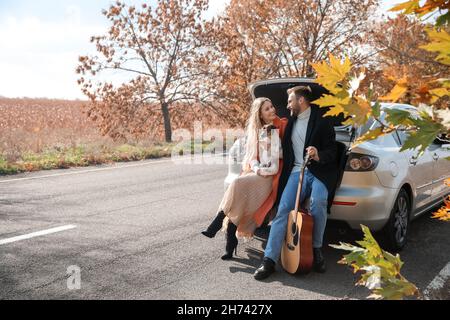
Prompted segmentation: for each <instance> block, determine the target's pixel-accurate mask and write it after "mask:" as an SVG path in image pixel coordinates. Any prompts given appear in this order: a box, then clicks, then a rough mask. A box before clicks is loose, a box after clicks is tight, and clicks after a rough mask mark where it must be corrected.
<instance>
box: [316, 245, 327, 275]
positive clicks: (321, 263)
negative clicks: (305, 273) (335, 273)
mask: <svg viewBox="0 0 450 320" xmlns="http://www.w3.org/2000/svg"><path fill="white" fill-rule="evenodd" d="M313 253H314V264H313V268H314V271H316V272H319V273H324V272H325V271H327V269H326V266H325V258H324V257H323V254H322V250H321V248H314V249H313Z"/></svg>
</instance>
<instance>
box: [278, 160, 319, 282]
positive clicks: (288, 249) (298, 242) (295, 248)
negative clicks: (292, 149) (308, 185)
mask: <svg viewBox="0 0 450 320" xmlns="http://www.w3.org/2000/svg"><path fill="white" fill-rule="evenodd" d="M308 161H309V155H306V157H305V161H304V162H303V165H302V167H301V171H300V178H299V181H298V189H297V198H296V200H295V208H294V210H292V211H291V212H290V213H289V219H288V225H287V230H286V237H285V239H284V243H283V247H282V249H281V265H282V267H283V269H284V270H286V271H287V272H288V273H290V274H298V273H307V272H309V271H310V270H311V268H312V265H313V246H312V237H313V224H314V222H313V218H312V216H311V214H310V213H309V212H308V211H307V210H304V209H300V210H299V202H300V195H301V192H302V186H303V177H304V175H305V167H306V164H307V163H308Z"/></svg>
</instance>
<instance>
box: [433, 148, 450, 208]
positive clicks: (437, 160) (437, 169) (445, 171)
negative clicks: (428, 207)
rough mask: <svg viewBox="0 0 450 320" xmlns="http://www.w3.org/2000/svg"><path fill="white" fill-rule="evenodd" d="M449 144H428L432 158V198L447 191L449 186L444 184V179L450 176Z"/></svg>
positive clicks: (444, 194)
mask: <svg viewBox="0 0 450 320" xmlns="http://www.w3.org/2000/svg"><path fill="white" fill-rule="evenodd" d="M449 148H450V145H448V144H447V145H445V144H442V143H437V141H435V143H433V144H432V145H431V146H430V153H431V156H432V158H433V191H432V198H433V200H434V199H438V198H442V197H444V196H446V195H447V194H448V193H449V190H450V189H449V188H448V187H447V186H446V185H445V184H444V180H445V179H447V178H449V177H450V160H447V159H446V158H447V157H450V149H449Z"/></svg>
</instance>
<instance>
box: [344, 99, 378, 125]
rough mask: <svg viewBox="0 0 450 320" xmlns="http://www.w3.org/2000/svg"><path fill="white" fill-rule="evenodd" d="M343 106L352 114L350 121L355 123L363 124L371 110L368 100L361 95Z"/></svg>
mask: <svg viewBox="0 0 450 320" xmlns="http://www.w3.org/2000/svg"><path fill="white" fill-rule="evenodd" d="M343 107H344V110H345V112H346V113H347V114H348V115H351V116H352V118H351V122H352V123H353V124H357V125H364V124H365V123H366V122H367V120H368V118H369V116H370V114H371V112H372V108H371V107H370V104H369V102H368V101H367V100H365V99H363V98H361V97H356V101H355V102H353V103H349V104H347V105H345V106H343ZM349 120H350V119H349Z"/></svg>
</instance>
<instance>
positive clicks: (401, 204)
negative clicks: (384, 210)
mask: <svg viewBox="0 0 450 320" xmlns="http://www.w3.org/2000/svg"><path fill="white" fill-rule="evenodd" d="M407 228H408V203H407V200H406V198H405V197H404V196H401V197H399V198H398V200H397V210H396V212H395V222H394V229H395V240H396V241H397V243H399V244H400V243H402V242H403V241H404V240H405V236H406V230H407Z"/></svg>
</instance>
